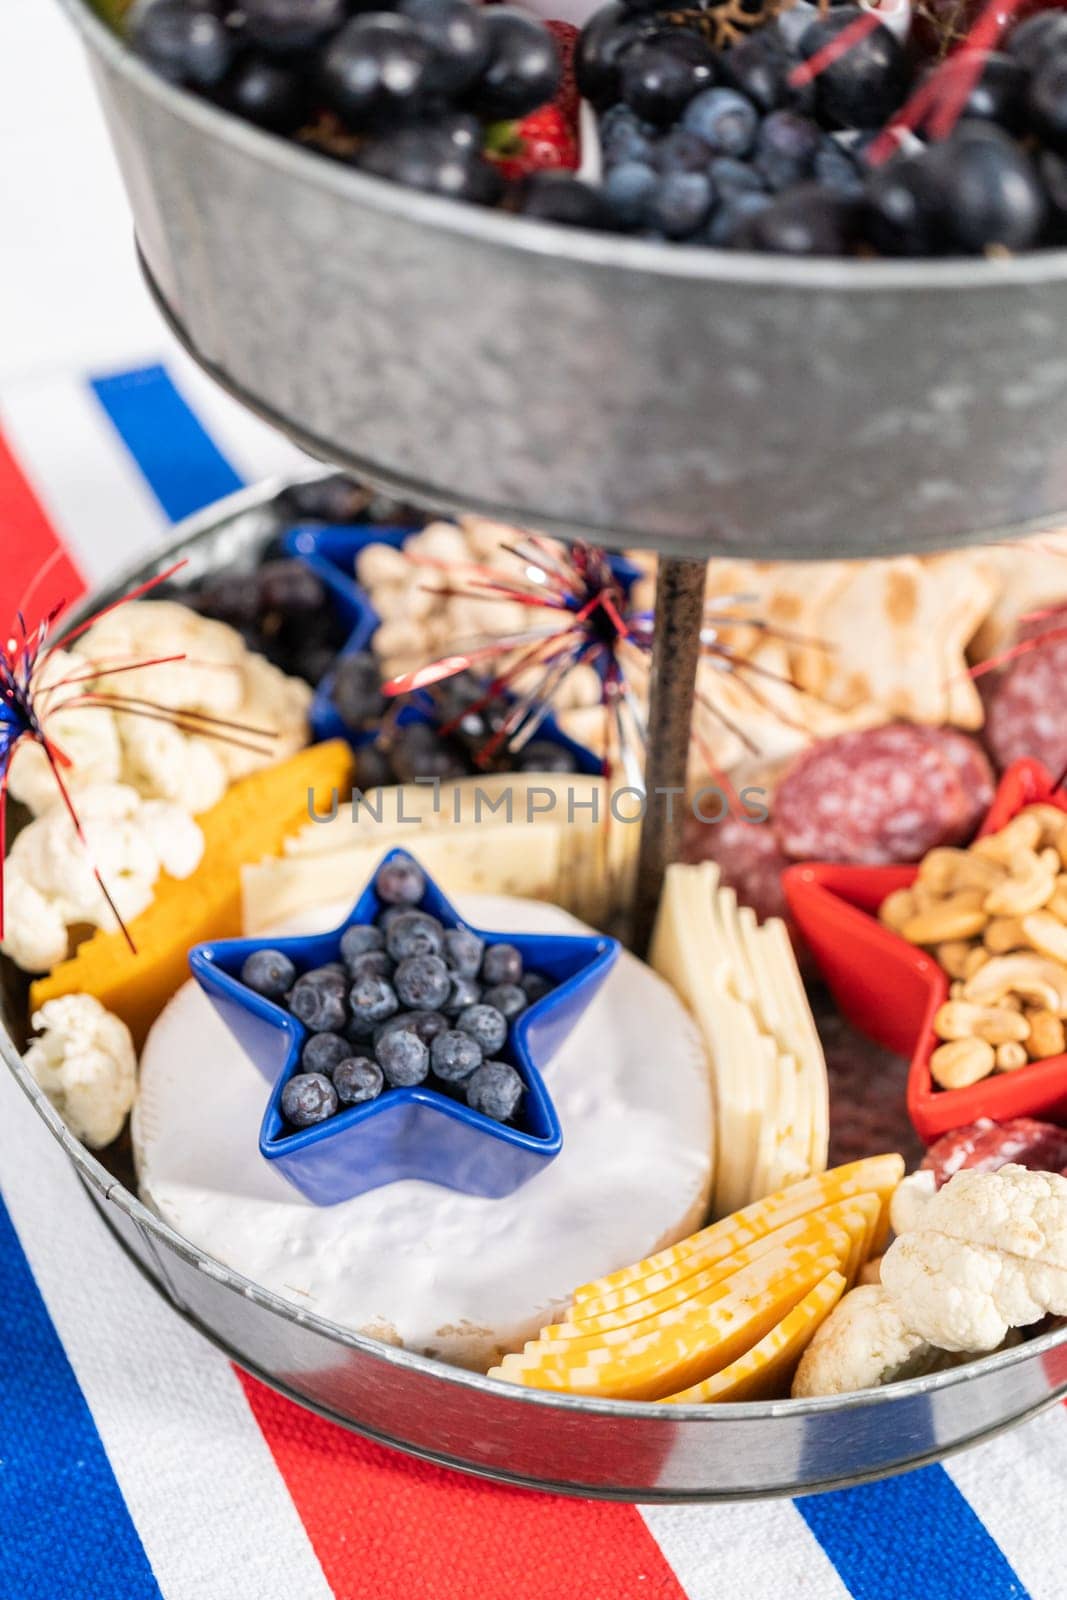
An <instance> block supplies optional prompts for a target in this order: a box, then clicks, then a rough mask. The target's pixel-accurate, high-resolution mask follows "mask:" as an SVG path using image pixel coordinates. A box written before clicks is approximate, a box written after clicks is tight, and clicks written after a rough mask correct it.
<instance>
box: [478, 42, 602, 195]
mask: <svg viewBox="0 0 1067 1600" xmlns="http://www.w3.org/2000/svg"><path fill="white" fill-rule="evenodd" d="M545 27H546V28H547V29H548V31H549V32H550V33H551V35H552V37H553V38H554V39H555V41H556V47H557V49H558V50H559V55H560V61H561V62H562V65H563V75H562V78H561V80H560V86H559V89H558V91H557V93H556V97H555V99H554V100H551V101H550V102H549V103H548V104H547V105H543V106H538V108H537V110H536V111H531V112H530V113H529V114H528V115H527V116H525V117H520V118H519V119H518V120H517V121H515V122H497V123H494V124H493V126H492V127H491V128H489V129H487V131H486V143H485V153H486V155H487V156H489V157H490V158H491V159H492V160H493V161H495V163H496V165H497V166H498V167H499V169H500V171H501V172H502V173H503V175H504V177H505V178H525V177H527V176H528V175H529V174H530V173H531V172H549V171H552V170H564V171H569V172H573V171H574V170H575V168H576V167H577V166H578V165H579V163H580V161H581V147H580V143H579V137H578V108H579V104H580V100H579V96H578V85H577V83H576V82H575V77H574V50H575V46H576V44H577V42H578V29H577V28H576V27H574V26H573V24H572V23H570V22H546V23H545Z"/></svg>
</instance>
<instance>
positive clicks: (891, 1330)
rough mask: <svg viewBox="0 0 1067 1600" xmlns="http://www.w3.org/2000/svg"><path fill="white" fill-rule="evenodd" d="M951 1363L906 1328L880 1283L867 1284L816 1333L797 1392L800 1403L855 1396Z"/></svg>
mask: <svg viewBox="0 0 1067 1600" xmlns="http://www.w3.org/2000/svg"><path fill="white" fill-rule="evenodd" d="M950 1364H951V1358H950V1357H948V1356H946V1355H945V1354H944V1352H942V1351H940V1350H935V1349H934V1348H933V1347H932V1346H931V1345H929V1344H928V1343H927V1341H926V1340H925V1339H923V1338H922V1337H921V1335H920V1334H917V1333H914V1332H913V1331H912V1330H911V1329H910V1328H909V1327H908V1326H907V1325H906V1323H905V1322H904V1319H903V1317H902V1316H901V1312H900V1308H899V1306H898V1305H897V1303H896V1301H895V1300H894V1299H893V1297H892V1295H890V1294H889V1293H888V1292H887V1291H886V1290H885V1289H884V1288H883V1287H882V1285H881V1284H877V1283H871V1284H864V1285H862V1286H861V1287H860V1288H858V1289H853V1290H852V1292H851V1293H850V1294H847V1295H845V1298H844V1299H843V1300H840V1301H839V1302H838V1304H837V1305H836V1306H835V1307H834V1309H833V1310H832V1311H831V1313H830V1315H829V1316H828V1317H827V1319H826V1321H825V1322H824V1323H823V1324H822V1327H821V1328H819V1329H818V1330H817V1331H816V1333H815V1336H814V1338H813V1339H812V1341H811V1343H810V1344H809V1345H808V1348H807V1349H806V1350H805V1352H804V1354H803V1355H802V1356H801V1358H800V1365H799V1366H798V1367H797V1370H796V1376H795V1377H794V1379H793V1389H792V1393H793V1396H794V1398H795V1399H802V1398H804V1397H805V1396H808V1395H816V1394H851V1393H853V1391H854V1390H856V1389H877V1388H880V1387H881V1386H882V1385H883V1384H886V1383H896V1382H898V1381H899V1380H900V1379H902V1378H916V1377H919V1376H921V1375H922V1374H923V1373H926V1372H936V1371H938V1370H939V1369H940V1368H941V1367H943V1366H946V1365H950Z"/></svg>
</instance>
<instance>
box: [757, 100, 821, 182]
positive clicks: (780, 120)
mask: <svg viewBox="0 0 1067 1600" xmlns="http://www.w3.org/2000/svg"><path fill="white" fill-rule="evenodd" d="M821 143H822V134H821V133H820V131H819V128H818V127H817V126H816V124H815V123H814V122H812V121H810V120H809V119H808V118H807V117H801V116H798V115H797V113H796V112H795V111H772V112H771V114H770V116H769V117H767V118H766V119H765V120H764V122H763V123H762V125H761V127H760V130H759V134H758V135H757V138H756V170H757V172H758V173H759V174H760V176H761V177H762V178H763V179H764V180H765V181H766V183H767V185H768V187H769V188H771V189H788V188H790V187H791V186H792V185H793V184H795V183H803V182H804V180H805V179H806V178H810V177H811V175H812V173H813V172H814V170H815V156H816V152H817V151H818V149H819V146H820V145H821Z"/></svg>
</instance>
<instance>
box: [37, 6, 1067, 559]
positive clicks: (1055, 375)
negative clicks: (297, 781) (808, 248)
mask: <svg viewBox="0 0 1067 1600" xmlns="http://www.w3.org/2000/svg"><path fill="white" fill-rule="evenodd" d="M62 3H63V5H64V7H65V9H66V10H67V12H68V14H69V15H70V17H71V19H72V20H73V22H74V23H75V25H76V26H77V28H78V29H79V31H80V33H81V35H82V38H83V40H84V42H85V45H86V47H87V49H88V52H89V56H90V59H91V62H92V69H93V74H94V77H95V79H96V84H97V88H98V90H99V94H100V99H101V102H102V105H103V108H104V111H105V113H106V116H107V120H108V123H109V126H110V129H111V135H112V139H113V141H114V145H115V150H116V154H117V156H118V159H119V163H120V166H121V168H122V172H123V175H124V178H125V181H126V186H127V189H128V191H129V196H130V202H131V205H132V208H133V214H134V220H135V224H136V230H137V238H138V242H139V246H140V250H141V253H142V259H143V261H144V264H145V269H146V272H147V274H148V278H149V282H150V284H151V285H152V287H153V290H154V292H155V294H156V296H157V299H158V300H159V303H160V306H161V308H162V309H163V310H164V312H165V314H166V316H167V317H168V318H169V320H170V322H171V325H172V327H173V328H174V329H175V331H176V332H177V333H178V335H179V337H180V338H181V339H182V340H183V342H184V343H185V344H186V346H187V347H188V348H189V350H190V351H191V352H192V353H193V355H194V356H195V357H196V358H197V359H198V360H199V361H200V362H201V363H202V364H203V365H204V366H205V367H206V368H207V370H208V371H209V372H211V373H212V374H213V375H214V376H215V377H216V378H217V379H218V380H219V382H220V383H222V384H224V385H225V386H226V387H227V388H228V389H230V390H231V391H232V392H233V393H234V394H236V395H237V396H238V397H239V398H240V399H242V400H243V401H244V402H245V403H246V404H247V405H249V406H251V407H252V408H253V409H254V410H256V411H258V412H259V413H260V414H261V415H262V416H264V417H266V418H267V419H268V420H270V421H273V422H275V423H276V424H277V425H278V426H279V427H281V428H283V429H284V430H285V431H286V432H287V433H289V434H290V435H291V436H292V437H293V438H294V439H295V440H296V441H297V442H298V443H300V444H302V445H304V446H305V447H306V448H308V449H310V450H311V451H312V452H313V453H315V454H318V455H321V456H323V457H324V458H327V459H329V460H332V461H338V462H345V463H347V464H349V465H350V466H353V467H355V468H356V469H357V470H358V471H359V472H360V473H361V474H362V475H364V476H367V477H369V478H371V479H373V480H374V481H376V482H378V483H379V484H382V485H383V486H385V487H387V488H390V489H392V490H396V491H399V492H401V493H402V494H404V495H406V496H410V497H412V498H416V499H418V500H419V501H421V502H422V503H424V504H436V505H439V506H443V507H446V508H456V507H459V508H461V509H464V510H480V511H485V512H488V513H490V514H492V515H498V516H500V517H502V518H504V519H506V520H510V521H516V522H518V523H520V524H527V525H531V526H540V527H548V528H553V529H556V530H558V531H560V532H562V533H564V534H569V535H572V536H581V535H585V536H593V537H595V538H597V539H598V540H600V541H602V542H605V543H614V544H616V545H626V544H635V545H648V546H652V547H655V548H657V549H659V550H662V551H665V552H667V553H668V554H674V555H692V556H709V555H713V554H741V555H754V556H764V557H773V556H776V555H777V556H795V557H802V558H807V557H824V556H874V555H889V554H894V553H898V552H908V551H921V550H936V549H943V548H945V547H947V546H950V545H954V544H964V543H967V542H970V541H973V540H974V539H976V538H978V537H980V536H987V537H988V536H993V535H1000V534H1003V533H1006V532H1020V531H1023V530H1024V529H1026V528H1032V527H1035V526H1040V525H1042V524H1044V525H1046V526H1047V525H1048V524H1049V523H1050V521H1053V520H1055V519H1056V518H1057V517H1060V516H1062V515H1063V514H1064V513H1067V252H1065V251H1062V250H1057V251H1045V252H1036V253H1033V254H1030V255H1026V256H1021V257H1019V258H1017V259H1014V260H1004V261H993V260H990V261H985V260H974V261H966V260H964V261H896V262H893V261H885V262H873V261H830V260H828V261H806V262H805V261H790V260H787V259H784V258H775V257H769V256H757V255H747V254H730V253H724V252H717V251H713V250H706V249H697V248H669V247H664V246H660V245H657V244H654V243H650V242H647V241H643V240H638V239H626V238H619V237H616V236H613V235H604V234H596V233H591V232H586V231H582V230H575V229H563V228H559V227H555V226H548V225H545V224H542V223H537V222H533V221H527V220H524V219H522V218H520V217H514V216H508V215H506V214H504V213H502V212H496V211H486V210H482V209H479V208H477V207H473V206H467V205H462V204H458V203H454V202H451V201H448V200H444V199H440V198H438V197H436V196H432V195H425V194H418V193H415V192H413V191H411V190H406V189H402V188H399V187H396V186H394V185H391V184H388V183H385V182H382V181H380V180H377V179H373V178H370V177H367V176H365V175H363V174H362V173H359V172H357V171H355V170H354V169H351V168H346V167H345V166H343V165H342V164H340V163H338V162H334V161H329V160H326V159H324V158H322V157H321V156H317V155H315V154H313V153H311V152H309V151H307V150H304V149H302V148H301V147H299V146H297V145H295V144H292V143H287V142H284V141H282V140H280V139H277V138H274V137H271V136H270V135H267V134H264V133H261V132H259V131H258V130H257V129H255V128H252V127H250V126H248V125H247V124H244V123H242V122H240V121H238V120H237V119H235V118H233V117H231V116H228V115H225V114H223V113H222V112H220V111H219V110H217V109H215V108H214V107H213V106H211V105H209V104H208V103H207V102H205V101H203V100H198V99H196V98H195V97H193V96H191V95H188V94H185V93H183V92H180V91H178V90H176V89H173V88H171V87H170V86H168V85H167V84H165V83H163V82H162V81H161V80H160V79H159V78H157V77H156V76H154V75H153V74H152V73H151V72H150V71H148V70H147V68H146V67H145V66H144V65H143V64H142V63H141V62H139V61H138V60H137V59H135V58H134V57H133V56H132V55H131V54H130V52H129V51H128V50H127V49H126V48H125V46H124V45H123V44H122V43H121V41H120V40H119V39H118V38H117V37H116V36H115V35H114V34H113V33H112V32H110V31H109V29H108V28H107V27H106V26H104V24H103V23H102V22H101V21H100V20H99V19H98V18H97V17H96V16H95V15H94V14H93V12H92V11H91V10H90V8H89V5H88V4H87V0H62Z"/></svg>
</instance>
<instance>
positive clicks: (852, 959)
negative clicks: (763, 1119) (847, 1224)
mask: <svg viewBox="0 0 1067 1600" xmlns="http://www.w3.org/2000/svg"><path fill="white" fill-rule="evenodd" d="M1035 801H1046V802H1051V803H1052V804H1053V805H1056V806H1059V807H1060V808H1061V809H1062V810H1063V811H1064V813H1065V814H1067V793H1065V792H1064V791H1063V790H1062V789H1060V790H1057V791H1055V792H1054V791H1053V782H1052V777H1051V775H1050V774H1049V772H1048V770H1047V769H1046V768H1045V767H1043V766H1042V765H1041V763H1040V762H1038V761H1016V762H1015V763H1014V764H1013V765H1012V766H1011V767H1009V768H1008V770H1007V771H1006V772H1005V774H1004V776H1003V777H1002V779H1001V781H1000V786H999V787H998V789H997V793H996V796H995V798H994V801H993V805H992V808H991V809H990V812H989V815H988V816H987V817H986V819H985V822H984V823H983V824H982V827H981V829H980V830H979V833H980V834H986V833H995V832H996V831H997V829H998V828H1003V827H1004V825H1005V824H1006V823H1008V822H1010V821H1011V819H1012V817H1014V816H1016V815H1017V814H1018V812H1020V811H1021V810H1022V809H1023V807H1024V806H1028V805H1032V804H1033V803H1034V802H1035ZM918 870H919V869H918V867H917V866H914V865H912V866H901V867H846V866H839V865H836V864H833V863H830V862H805V863H804V864H802V865H800V866H796V867H790V868H789V869H788V870H787V871H786V872H785V873H784V874H783V876H782V883H783V886H784V888H785V894H786V899H787V900H788V902H789V907H790V910H791V911H792V913H793V916H794V918H795V919H796V923H797V926H798V927H799V929H800V931H801V933H802V934H803V935H804V938H805V939H806V940H807V942H808V944H809V946H810V947H811V950H812V953H813V954H814V956H815V959H816V961H817V962H818V965H819V970H820V971H821V973H822V975H823V977H824V978H825V979H826V982H827V983H828V984H829V986H830V990H831V992H832V994H833V997H834V1000H835V1001H836V1003H837V1005H838V1006H839V1007H840V1009H841V1011H842V1012H843V1013H844V1015H845V1016H846V1017H847V1018H848V1020H849V1021H850V1022H852V1023H854V1024H855V1025H856V1027H857V1028H859V1029H860V1030H861V1031H862V1032H863V1033H866V1034H868V1035H869V1036H870V1037H871V1038H872V1039H874V1040H876V1041H877V1042H878V1043H879V1044H881V1045H885V1046H886V1048H887V1049H889V1050H894V1051H896V1052H897V1054H898V1055H907V1056H910V1058H911V1066H910V1068H909V1071H908V1115H909V1116H910V1118H911V1120H912V1122H913V1124H914V1125H915V1130H916V1132H917V1133H918V1135H919V1137H920V1138H921V1139H923V1140H924V1141H925V1142H926V1143H927V1144H930V1143H932V1142H933V1141H934V1140H935V1139H937V1138H940V1136H941V1134H943V1133H948V1132H949V1131H950V1130H951V1129H953V1128H960V1127H963V1126H964V1125H965V1124H966V1123H969V1122H975V1121H977V1119H978V1118H979V1117H992V1118H994V1119H995V1120H996V1121H998V1122H1001V1121H1006V1120H1007V1119H1008V1118H1010V1117H1026V1116H1039V1115H1051V1114H1054V1113H1060V1114H1063V1113H1067V1055H1059V1056H1049V1057H1048V1058H1047V1059H1046V1060H1044V1061H1035V1062H1032V1063H1031V1064H1030V1065H1029V1066H1026V1067H1021V1068H1020V1069H1019V1070H1018V1071H1017V1072H998V1073H995V1074H993V1075H992V1076H991V1077H988V1078H983V1079H982V1081H981V1082H980V1083H975V1084H972V1085H971V1087H970V1088H968V1089H939V1088H937V1087H936V1085H935V1084H934V1081H933V1079H932V1077H931V1076H930V1056H931V1055H932V1053H933V1051H934V1050H935V1049H936V1047H937V1045H938V1044H939V1043H940V1040H939V1039H938V1038H937V1036H936V1034H935V1033H934V1027H933V1022H934V1015H935V1013H936V1012H937V1009H938V1007H939V1006H940V1005H941V1004H942V1003H943V1002H944V1001H945V1000H947V999H948V988H949V979H948V977H947V975H946V973H945V972H944V971H943V969H942V968H941V967H940V966H939V965H938V963H937V962H936V961H935V960H934V958H933V956H930V955H927V954H926V952H925V951H923V950H920V949H918V948H917V947H916V946H915V945H912V944H908V942H907V940H905V939H902V938H900V936H899V935H898V934H895V933H892V932H890V930H889V929H888V928H886V927H883V925H882V924H881V923H880V922H879V921H878V916H877V913H878V908H879V906H880V905H881V904H882V901H883V900H884V899H885V898H886V896H887V895H889V894H891V893H892V892H893V890H894V889H905V888H907V887H908V886H909V885H910V884H911V883H913V882H914V881H915V877H916V874H917V873H918Z"/></svg>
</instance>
